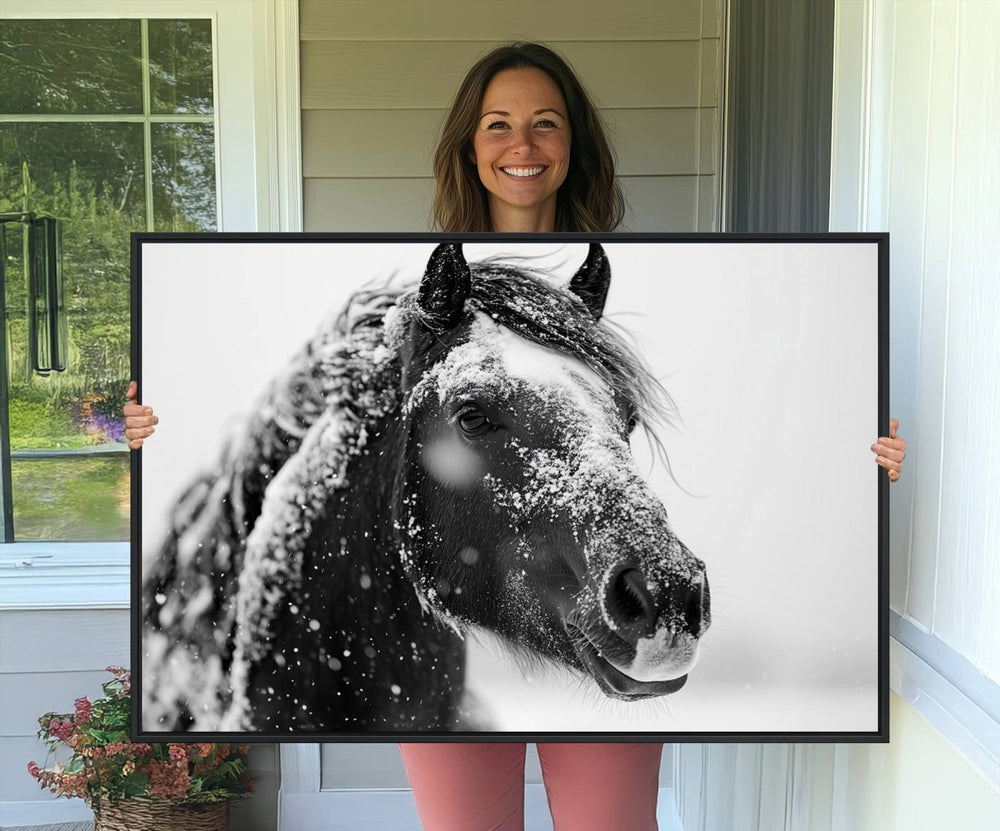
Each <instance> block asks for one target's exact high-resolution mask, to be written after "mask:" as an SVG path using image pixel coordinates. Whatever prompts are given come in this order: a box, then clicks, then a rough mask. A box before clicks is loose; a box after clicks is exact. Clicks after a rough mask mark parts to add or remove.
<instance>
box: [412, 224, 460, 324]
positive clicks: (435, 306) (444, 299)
mask: <svg viewBox="0 0 1000 831" xmlns="http://www.w3.org/2000/svg"><path fill="white" fill-rule="evenodd" d="M471 293H472V273H471V272H470V271H469V264H468V263H467V262H466V261H465V255H463V254H462V246H461V245H460V244H459V245H455V244H452V243H442V244H441V245H439V246H438V247H437V248H435V249H434V253H433V254H431V258H430V260H428V261H427V270H426V271H425V272H424V277H423V279H422V280H421V281H420V289H419V290H418V292H417V305H418V306H419V307H420V308H421V310H422V311H423V312H424V313H425V314H426V315H427V319H428V323H430V325H431V326H432V327H433V328H435V329H438V328H441V329H450V328H451V327H452V326H454V325H455V324H457V323H458V322H459V321H460V320H461V319H462V313H463V311H464V310H465V301H466V300H468V299H469V295H470V294H471Z"/></svg>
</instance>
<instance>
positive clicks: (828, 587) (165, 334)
mask: <svg viewBox="0 0 1000 831" xmlns="http://www.w3.org/2000/svg"><path fill="white" fill-rule="evenodd" d="M433 248H434V244H433V243H412V244H411V243H405V244H404V243H388V242H377V243H365V244H362V243H317V242H309V243H306V242H295V243H276V242H268V243H264V242H257V243H234V242H228V241H213V242H210V243H155V244H152V243H146V244H144V245H143V260H142V267H143V272H142V277H143V283H142V320H141V326H142V398H143V401H145V402H147V403H150V404H151V405H152V406H154V407H155V410H156V413H157V414H158V415H159V417H160V424H159V426H158V428H157V431H156V434H155V436H154V437H153V438H152V439H150V440H149V441H147V443H146V445H145V447H144V449H143V451H142V457H143V458H142V467H143V472H142V504H141V509H142V529H143V551H144V555H145V556H150V555H155V547H156V544H157V542H158V540H159V538H160V536H161V534H162V532H163V530H164V527H165V519H166V517H167V514H168V512H169V509H170V506H171V504H172V502H173V501H174V500H175V499H176V497H177V495H178V492H179V491H180V490H181V489H182V488H183V487H184V486H185V484H186V483H187V481H188V480H189V479H190V478H191V477H192V476H193V475H194V474H195V472H196V471H197V470H199V469H201V468H203V467H207V466H210V465H212V463H213V461H214V459H215V458H216V456H217V454H218V452H219V449H220V447H221V445H222V442H223V440H224V438H225V436H226V435H227V434H228V433H230V432H231V431H232V430H233V429H234V425H236V424H237V423H238V422H239V420H240V418H241V417H242V416H243V415H245V414H246V413H248V412H249V411H250V410H251V409H252V407H253V404H254V401H255V399H256V398H257V397H258V396H259V394H260V393H261V391H262V389H263V388H264V386H265V384H266V382H267V380H268V379H269V378H270V377H271V376H272V375H273V374H274V373H275V372H277V371H278V370H279V369H280V368H281V367H282V366H283V365H284V363H285V362H286V361H287V359H288V358H289V357H290V356H291V355H292V353H294V352H295V351H296V350H297V349H298V348H299V346H300V345H301V344H302V343H303V341H304V340H305V339H306V338H307V337H308V336H309V335H310V334H311V333H312V332H313V331H314V330H315V328H316V327H317V326H318V325H319V323H320V322H321V320H322V319H323V318H325V317H326V316H327V315H329V314H330V313H331V312H334V311H336V310H338V309H339V308H340V307H341V306H342V305H343V303H344V301H345V300H346V299H347V297H348V296H349V295H350V294H351V293H352V292H353V291H354V290H355V289H357V288H358V287H360V286H361V285H363V284H365V283H367V282H368V281H370V280H371V279H373V278H378V277H383V276H386V275H388V274H391V273H393V272H398V273H399V275H400V277H402V278H405V277H407V276H411V277H413V278H417V277H419V275H420V274H421V272H422V269H423V267H424V265H425V264H426V262H427V258H428V256H429V255H430V252H431V251H432V250H433ZM605 250H606V251H607V253H608V257H609V260H610V263H611V268H612V275H613V276H612V287H611V292H610V295H609V298H608V304H607V307H606V312H605V314H606V317H607V318H608V319H609V320H612V321H615V322H616V323H618V324H620V325H621V326H622V327H624V328H625V329H626V330H627V332H628V333H629V334H630V336H631V337H632V338H633V339H634V341H635V343H636V345H637V348H638V349H639V350H640V351H641V352H642V353H643V354H644V355H645V357H646V359H647V360H648V362H649V363H650V364H651V365H652V367H653V369H654V372H655V374H656V375H657V376H658V377H659V378H661V380H662V381H663V382H664V384H665V386H666V387H667V389H668V390H669V392H670V394H671V395H672V397H673V398H674V400H675V402H676V403H677V405H678V407H679V410H680V415H681V418H682V419H683V423H682V424H681V425H680V426H679V427H678V429H676V430H669V431H666V432H665V433H663V435H662V438H663V440H664V442H665V444H666V446H667V450H668V453H669V457H670V461H671V465H672V467H673V472H674V476H675V477H676V480H677V482H679V483H680V485H682V486H683V488H684V489H686V490H687V491H689V492H690V493H685V492H684V490H682V489H681V488H679V487H678V485H677V484H676V483H675V482H674V481H673V480H672V479H671V477H670V475H669V473H668V472H667V471H666V469H665V468H664V467H663V466H662V465H661V464H659V463H658V462H654V460H653V459H652V458H651V455H650V453H649V451H648V448H647V446H646V443H645V441H644V440H643V439H642V438H641V431H637V433H636V435H637V436H639V438H638V440H637V441H635V442H634V449H635V453H636V456H637V457H638V459H639V463H640V467H641V470H642V471H643V472H644V473H647V472H648V476H649V479H650V482H651V483H652V485H653V487H654V488H655V489H656V491H657V492H658V494H659V495H660V496H661V497H662V499H663V501H664V504H665V505H666V506H667V511H668V513H669V515H670V519H671V524H672V526H673V529H674V531H675V532H676V533H677V534H678V536H679V537H680V538H681V539H682V540H683V541H684V542H685V544H686V545H687V546H688V547H689V548H690V549H691V550H692V551H693V552H695V553H696V554H697V555H698V556H699V557H701V558H702V559H703V560H705V561H706V563H707V565H708V574H709V580H710V583H711V587H712V618H713V621H712V627H711V628H710V629H709V631H708V632H707V633H706V635H705V637H704V638H703V640H702V650H701V658H700V660H699V662H698V664H697V666H696V667H695V668H694V669H693V670H692V672H691V674H690V676H689V678H688V683H687V685H686V686H685V687H684V688H683V689H682V690H680V691H679V692H678V693H675V694H674V695H671V696H668V697H666V698H662V699H657V700H654V701H650V702H635V703H624V702H617V701H613V700H611V699H608V698H606V697H605V696H604V695H603V694H601V693H600V691H599V690H598V688H597V686H596V684H595V683H594V682H592V681H590V680H589V679H584V678H582V676H579V675H578V674H576V673H573V672H571V671H569V670H563V669H558V668H555V667H553V668H552V669H550V670H548V671H546V672H544V673H540V674H538V675H537V676H533V677H530V678H527V679H526V678H523V677H522V676H521V675H520V673H519V671H518V670H517V669H516V668H515V667H514V666H513V664H512V663H510V662H509V661H507V660H506V658H505V657H504V653H503V647H502V645H500V644H499V643H498V642H497V641H496V639H494V638H492V637H490V636H488V635H485V634H484V635H481V636H479V637H473V638H470V655H469V678H468V686H469V689H470V691H471V692H473V693H474V694H475V696H476V698H477V699H478V700H479V701H480V702H482V704H483V706H484V707H485V708H486V709H487V710H488V711H489V712H490V714H491V717H492V718H493V720H494V723H495V725H496V729H497V730H501V731H513V732H527V731H546V732H551V731H581V732H591V731H610V732H614V731H618V732H621V731H631V730H635V731H656V732H683V731H697V732H710V731H723V732H735V731H747V732H752V731H763V732H779V731H802V732H824V731H873V730H876V729H877V669H878V660H877V539H878V528H877V474H876V467H875V463H874V461H873V454H872V453H871V452H870V450H869V446H870V445H871V443H872V442H873V441H874V439H875V438H876V436H877V430H878V423H877V378H878V348H877V320H878V308H877V280H876V274H877V252H876V246H875V245H874V243H863V244H862V243H850V244H848V243H760V242H756V243H733V242H729V243H673V244H667V243H647V242H642V243H640V242H623V243H614V244H607V245H605ZM501 252H504V253H515V254H530V255H531V256H533V257H538V256H542V257H544V259H543V260H542V261H541V262H542V263H543V264H550V265H551V266H552V269H553V274H554V276H555V278H557V279H561V280H568V279H569V277H570V276H571V275H572V274H573V272H574V271H575V270H576V268H577V267H578V266H579V264H580V263H581V262H582V261H583V258H584V257H585V256H586V252H587V246H586V245H585V244H560V243H552V242H550V243H541V244H540V243H531V244H526V243H509V242H507V243H499V244H489V245H485V244H467V245H466V246H465V253H466V257H467V259H468V260H469V261H474V260H477V259H480V258H482V257H484V256H487V255H489V254H494V253H501ZM276 286H277V288H276ZM692 494H693V495H692Z"/></svg>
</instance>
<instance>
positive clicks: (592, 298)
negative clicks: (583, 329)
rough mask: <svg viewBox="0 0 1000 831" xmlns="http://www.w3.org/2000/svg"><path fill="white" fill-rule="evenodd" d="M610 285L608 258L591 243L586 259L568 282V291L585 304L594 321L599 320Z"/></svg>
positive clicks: (600, 248) (598, 245)
mask: <svg viewBox="0 0 1000 831" xmlns="http://www.w3.org/2000/svg"><path fill="white" fill-rule="evenodd" d="M610 285H611V267H610V266H609V265H608V256H607V254H605V253H604V248H602V247H601V245H600V244H599V243H596V242H592V243H591V244H590V251H588V252H587V259H586V260H585V261H584V263H583V265H581V266H580V268H579V269H577V272H576V274H574V275H573V279H572V280H570V281H569V290H570V291H571V292H573V294H575V295H576V296H577V297H579V298H580V299H581V300H582V301H583V302H584V303H585V304H586V306H587V308H588V309H590V313H591V314H592V315H593V316H594V320H600V319H601V314H602V313H603V312H604V301H605V300H607V299H608V288H609V287H610Z"/></svg>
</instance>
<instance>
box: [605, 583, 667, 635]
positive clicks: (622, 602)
mask: <svg viewBox="0 0 1000 831" xmlns="http://www.w3.org/2000/svg"><path fill="white" fill-rule="evenodd" d="M607 605H608V611H609V612H610V613H611V617H612V618H613V620H614V621H615V622H616V623H617V624H619V625H620V626H623V627H627V628H630V629H633V628H639V629H643V630H644V629H647V628H649V627H651V626H652V624H653V621H654V619H655V617H656V609H655V606H654V604H653V598H652V597H651V596H650V594H649V589H648V588H647V587H646V579H645V578H644V577H643V576H642V572H640V571H639V570H638V569H635V568H627V569H624V570H622V571H620V572H618V575H617V576H616V577H615V579H614V580H612V582H611V585H610V587H609V588H608V596H607Z"/></svg>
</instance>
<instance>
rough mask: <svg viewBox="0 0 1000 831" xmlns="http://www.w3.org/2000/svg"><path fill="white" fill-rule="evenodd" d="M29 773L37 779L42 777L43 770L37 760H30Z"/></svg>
mask: <svg viewBox="0 0 1000 831" xmlns="http://www.w3.org/2000/svg"><path fill="white" fill-rule="evenodd" d="M28 773H30V774H31V775H32V777H33V778H35V779H39V778H41V772H40V769H39V767H38V763H37V762H28Z"/></svg>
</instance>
